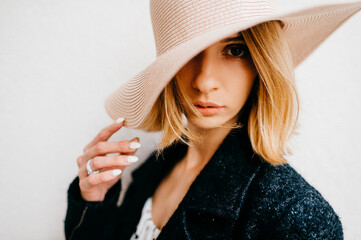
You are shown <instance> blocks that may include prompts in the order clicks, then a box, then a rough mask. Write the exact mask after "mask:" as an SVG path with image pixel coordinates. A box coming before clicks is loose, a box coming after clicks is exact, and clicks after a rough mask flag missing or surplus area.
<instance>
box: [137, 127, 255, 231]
mask: <svg viewBox="0 0 361 240" xmlns="http://www.w3.org/2000/svg"><path fill="white" fill-rule="evenodd" d="M186 150H187V145H185V144H183V143H180V142H178V143H177V144H175V145H173V146H171V147H169V148H167V149H166V150H165V151H164V153H163V154H162V156H163V158H164V159H166V160H163V159H161V158H156V157H155V156H154V155H153V157H151V158H150V159H148V160H149V161H151V164H150V165H148V166H147V167H143V168H142V167H140V168H138V169H136V170H135V171H134V172H133V177H138V176H141V175H143V177H144V178H145V179H147V182H148V184H147V186H148V187H149V188H148V189H149V191H147V192H148V193H146V195H147V196H146V197H145V198H147V197H149V196H152V195H153V193H154V191H155V189H156V187H157V186H158V185H159V183H160V181H161V180H162V179H163V178H164V177H165V176H166V174H167V173H168V172H169V171H170V170H171V169H172V167H173V166H174V165H175V164H176V163H177V162H178V161H179V160H180V159H181V158H182V157H183V156H184V155H185V153H186ZM261 164H262V161H261V160H260V158H259V157H257V155H256V154H254V152H253V150H252V146H251V143H250V140H249V137H248V132H247V131H246V129H245V128H241V129H233V130H231V131H230V133H229V134H228V135H227V136H226V138H225V139H224V140H223V142H222V143H221V145H220V146H219V148H218V149H217V150H216V152H215V153H214V155H213V156H212V157H211V159H210V160H209V162H208V163H207V164H206V165H205V166H204V168H203V169H202V170H201V171H200V173H199V174H198V176H197V177H196V178H195V180H194V181H193V183H192V184H191V186H190V188H189V189H188V192H187V193H186V195H185V197H184V198H183V199H182V201H181V203H180V204H179V206H178V208H177V209H176V211H175V212H174V214H173V215H172V217H171V218H170V219H169V221H168V222H167V224H166V225H165V226H164V227H163V229H162V232H163V233H161V235H165V236H167V237H169V236H170V235H169V234H171V233H170V231H174V230H175V229H177V228H178V229H179V228H185V226H183V227H182V224H181V223H183V224H185V221H186V220H185V218H186V216H187V214H189V213H190V212H192V213H194V212H196V213H201V214H202V213H206V214H207V216H209V214H210V215H212V216H221V217H223V218H226V219H230V220H236V219H237V218H238V217H239V215H240V211H241V209H242V206H243V203H244V201H245V197H246V195H247V190H248V188H249V186H250V184H251V182H252V180H253V179H254V177H255V176H256V174H257V172H258V171H259V169H260V166H261ZM148 174H149V175H148ZM147 175H148V176H147ZM145 198H144V199H145ZM184 231H185V229H183V232H184ZM164 232H165V233H164Z"/></svg>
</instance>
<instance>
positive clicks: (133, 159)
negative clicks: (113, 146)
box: [127, 156, 138, 163]
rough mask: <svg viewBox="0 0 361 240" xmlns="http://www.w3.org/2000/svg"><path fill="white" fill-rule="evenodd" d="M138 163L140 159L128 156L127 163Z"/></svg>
mask: <svg viewBox="0 0 361 240" xmlns="http://www.w3.org/2000/svg"><path fill="white" fill-rule="evenodd" d="M136 161H138V157H137V156H127V162H131V163H134V162H136Z"/></svg>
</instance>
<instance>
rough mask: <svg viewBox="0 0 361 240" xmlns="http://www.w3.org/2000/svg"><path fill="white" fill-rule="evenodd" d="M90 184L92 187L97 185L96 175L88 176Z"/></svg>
mask: <svg viewBox="0 0 361 240" xmlns="http://www.w3.org/2000/svg"><path fill="white" fill-rule="evenodd" d="M88 183H89V185H92V186H94V185H96V184H97V179H96V176H95V174H91V175H89V176H88Z"/></svg>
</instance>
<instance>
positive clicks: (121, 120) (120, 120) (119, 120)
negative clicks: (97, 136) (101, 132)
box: [115, 117, 125, 124]
mask: <svg viewBox="0 0 361 240" xmlns="http://www.w3.org/2000/svg"><path fill="white" fill-rule="evenodd" d="M124 120H125V118H123V117H120V118H118V119H117V120H116V121H115V122H116V123H117V124H119V123H122V122H123V121H124Z"/></svg>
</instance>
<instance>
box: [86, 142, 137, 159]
mask: <svg viewBox="0 0 361 240" xmlns="http://www.w3.org/2000/svg"><path fill="white" fill-rule="evenodd" d="M140 146H141V145H140V143H139V142H137V141H127V140H125V141H118V142H98V143H97V144H96V145H94V146H93V147H91V148H90V149H89V150H88V151H87V152H85V153H84V158H83V159H92V158H94V157H95V156H101V155H104V154H108V153H121V154H123V153H134V152H135V150H136V149H138V148H139V147H140Z"/></svg>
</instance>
